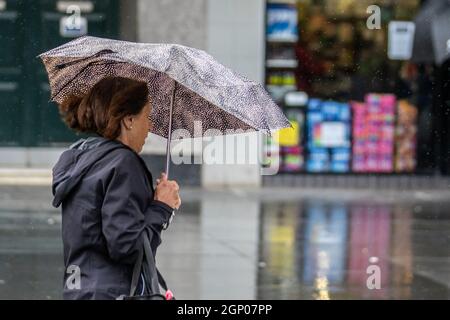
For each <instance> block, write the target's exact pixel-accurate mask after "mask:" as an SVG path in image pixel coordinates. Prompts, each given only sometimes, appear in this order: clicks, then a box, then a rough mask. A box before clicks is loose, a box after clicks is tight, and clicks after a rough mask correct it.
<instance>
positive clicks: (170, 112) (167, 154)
mask: <svg viewBox="0 0 450 320" xmlns="http://www.w3.org/2000/svg"><path fill="white" fill-rule="evenodd" d="M176 90H177V82H176V81H175V80H174V85H173V89H172V97H171V98H170V111H169V134H168V136H167V145H166V172H165V173H166V176H167V179H168V178H169V163H170V141H171V139H172V116H173V105H174V104H175V92H176Z"/></svg>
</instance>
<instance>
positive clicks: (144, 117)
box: [128, 102, 151, 153]
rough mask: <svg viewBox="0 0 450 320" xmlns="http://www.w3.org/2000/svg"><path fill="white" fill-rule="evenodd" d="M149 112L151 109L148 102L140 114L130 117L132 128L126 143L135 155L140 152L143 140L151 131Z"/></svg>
mask: <svg viewBox="0 0 450 320" xmlns="http://www.w3.org/2000/svg"><path fill="white" fill-rule="evenodd" d="M150 111H151V107H150V102H149V103H147V104H146V105H145V106H144V108H142V110H141V112H140V113H138V114H137V115H134V116H132V118H133V120H132V127H131V129H130V130H129V139H128V142H129V144H130V147H131V148H132V149H133V150H134V151H136V152H137V153H139V152H141V151H142V147H143V146H144V144H145V139H147V136H148V132H149V131H150V129H151V121H150Z"/></svg>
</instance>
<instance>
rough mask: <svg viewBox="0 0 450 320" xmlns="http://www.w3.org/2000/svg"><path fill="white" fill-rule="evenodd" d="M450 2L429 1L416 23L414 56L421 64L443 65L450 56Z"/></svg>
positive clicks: (420, 12) (445, 0)
mask: <svg viewBox="0 0 450 320" xmlns="http://www.w3.org/2000/svg"><path fill="white" fill-rule="evenodd" d="M449 16H450V0H433V1H428V2H427V3H426V4H425V5H424V7H423V8H422V9H421V10H420V11H419V13H418V14H417V16H416V18H415V19H414V22H415V24H416V31H415V35H414V45H413V54H412V58H411V60H412V61H414V62H419V63H437V64H442V63H443V62H444V61H445V60H446V59H447V58H448V57H449V54H450V21H449V20H450V19H449Z"/></svg>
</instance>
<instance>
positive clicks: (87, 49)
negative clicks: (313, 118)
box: [39, 36, 290, 174]
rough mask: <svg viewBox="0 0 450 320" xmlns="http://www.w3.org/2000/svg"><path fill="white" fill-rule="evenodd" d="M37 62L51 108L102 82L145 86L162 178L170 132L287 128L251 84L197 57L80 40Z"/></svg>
mask: <svg viewBox="0 0 450 320" xmlns="http://www.w3.org/2000/svg"><path fill="white" fill-rule="evenodd" d="M39 57H40V58H41V59H42V61H43V63H44V65H45V68H46V70H47V73H48V77H49V81H50V87H51V100H52V101H55V102H57V103H61V102H63V101H64V100H65V99H67V98H68V97H69V96H71V95H76V96H83V95H84V94H86V93H87V92H88V91H89V89H90V88H91V87H92V86H94V85H95V84H96V83H97V82H98V81H99V80H101V79H102V78H105V77H110V76H120V77H127V78H132V79H136V80H140V81H144V82H146V83H147V84H148V87H149V94H150V100H151V102H152V111H151V112H152V113H151V118H152V121H153V128H152V133H154V134H157V135H159V136H162V137H164V138H167V161H166V173H167V174H168V173H169V157H170V152H169V151H170V150H169V147H170V141H171V140H172V132H173V130H176V129H184V130H187V131H188V132H189V134H190V137H192V138H196V137H202V136H208V135H217V134H227V133H230V132H229V131H228V130H230V129H231V130H236V129H242V130H245V131H247V130H250V131H251V130H255V131H262V132H264V133H266V134H271V132H272V131H274V130H278V129H281V128H285V127H289V126H290V123H289V121H288V120H287V119H286V117H285V116H284V114H283V112H282V111H281V109H280V108H279V107H278V106H277V105H276V104H275V103H274V102H273V101H272V99H271V98H270V96H269V94H268V93H267V92H266V91H265V90H264V88H263V87H262V86H261V85H260V84H259V83H256V82H254V81H251V80H249V79H247V78H245V77H243V76H241V75H239V74H237V73H236V72H234V71H232V70H230V69H228V68H226V67H225V66H223V65H222V64H220V63H219V62H217V61H216V60H215V59H214V58H213V57H211V56H210V55H209V54H207V53H206V52H204V51H202V50H198V49H193V48H190V47H186V46H182V45H177V44H145V43H134V42H127V41H119V40H111V39H103V38H97V37H91V36H86V37H81V38H78V39H75V40H73V41H70V42H68V43H66V44H63V45H62V46H59V47H57V48H54V49H52V50H50V51H47V52H45V53H42V54H40V55H39ZM194 121H201V122H200V123H201V130H198V126H197V129H196V130H194ZM208 129H216V130H208ZM219 132H220V133H219ZM232 133H233V132H232Z"/></svg>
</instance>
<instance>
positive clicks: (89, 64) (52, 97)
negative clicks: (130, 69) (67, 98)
mask: <svg viewBox="0 0 450 320" xmlns="http://www.w3.org/2000/svg"><path fill="white" fill-rule="evenodd" d="M95 62H98V61H91V62H89V63H88V64H87V65H85V66H84V67H83V69H81V70H80V71H79V72H78V73H77V74H76V75H75V76H73V77H72V79H70V80H69V81H67V82H66V83H65V84H64V85H63V86H62V87H61V88H59V90H58V92H56V93H55V94H53V95H52V96H51V98H50V101H54V100H55V98H56V97H57V96H58V95H59V94H60V93H61V91H62V90H63V89H64V88H66V87H67V86H68V85H69V84H70V83H71V82H72V81H73V80H75V79H76V78H77V77H78V76H79V75H80V74H81V73H82V72H84V71H85V70H86V69H87V68H88V67H90V66H92V65H97V66H98V65H109V64H116V63H125V62H122V61H110V62H108V63H98V64H95Z"/></svg>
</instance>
